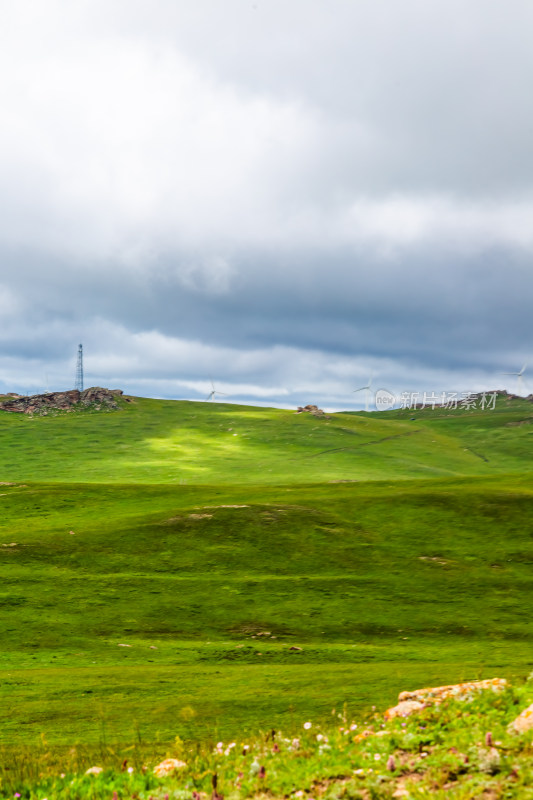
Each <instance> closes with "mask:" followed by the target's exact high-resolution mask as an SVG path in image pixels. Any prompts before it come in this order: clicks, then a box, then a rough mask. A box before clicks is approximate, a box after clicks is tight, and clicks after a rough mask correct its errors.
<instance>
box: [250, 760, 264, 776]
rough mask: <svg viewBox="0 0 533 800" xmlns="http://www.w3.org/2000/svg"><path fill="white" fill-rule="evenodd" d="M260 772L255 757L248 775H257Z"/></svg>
mask: <svg viewBox="0 0 533 800" xmlns="http://www.w3.org/2000/svg"><path fill="white" fill-rule="evenodd" d="M260 770H261V764H260V763H259V761H258V760H257V756H256V757H255V758H254V760H253V761H252V763H251V765H250V775H258V774H259V771H260Z"/></svg>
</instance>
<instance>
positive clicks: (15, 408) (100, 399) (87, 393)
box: [0, 386, 122, 416]
mask: <svg viewBox="0 0 533 800" xmlns="http://www.w3.org/2000/svg"><path fill="white" fill-rule="evenodd" d="M121 394H122V390H121V389H113V390H110V389H102V388H101V387H100V386H92V387H91V388H90V389H84V391H83V392H79V391H78V390H77V389H70V390H69V391H67V392H48V393H47V394H34V395H31V396H28V397H21V396H18V395H17V396H14V397H10V399H9V400H4V401H3V402H1V403H0V410H1V411H12V412H14V413H17V414H37V415H39V416H46V415H47V414H49V413H54V412H57V411H75V410H76V409H83V408H92V409H95V410H97V411H99V410H111V411H115V410H117V409H118V408H119V406H118V403H117V401H116V398H117V396H120V395H121Z"/></svg>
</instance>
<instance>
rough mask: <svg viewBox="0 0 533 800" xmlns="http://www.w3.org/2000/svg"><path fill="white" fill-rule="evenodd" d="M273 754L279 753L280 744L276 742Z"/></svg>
mask: <svg viewBox="0 0 533 800" xmlns="http://www.w3.org/2000/svg"><path fill="white" fill-rule="evenodd" d="M272 752H273V753H279V744H278V743H277V742H274V745H273V746H272Z"/></svg>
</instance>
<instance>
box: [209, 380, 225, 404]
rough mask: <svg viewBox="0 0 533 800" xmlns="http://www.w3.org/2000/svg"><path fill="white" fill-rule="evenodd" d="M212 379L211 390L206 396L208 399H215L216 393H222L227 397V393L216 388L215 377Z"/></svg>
mask: <svg viewBox="0 0 533 800" xmlns="http://www.w3.org/2000/svg"><path fill="white" fill-rule="evenodd" d="M210 380H211V391H210V392H209V394H208V396H207V397H206V398H205V399H206V401H207V400H214V399H215V395H217V394H220V395H222V396H223V397H227V394H224V392H219V391H218V389H215V384H214V383H213V379H212V378H211V379H210Z"/></svg>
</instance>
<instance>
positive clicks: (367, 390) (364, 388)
mask: <svg viewBox="0 0 533 800" xmlns="http://www.w3.org/2000/svg"><path fill="white" fill-rule="evenodd" d="M356 392H365V411H368V401H369V397H371V396H372V375H371V376H370V378H369V379H368V384H367V385H366V386H361V387H360V388H359V389H354V390H353V392H352V394H355V393H356Z"/></svg>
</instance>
